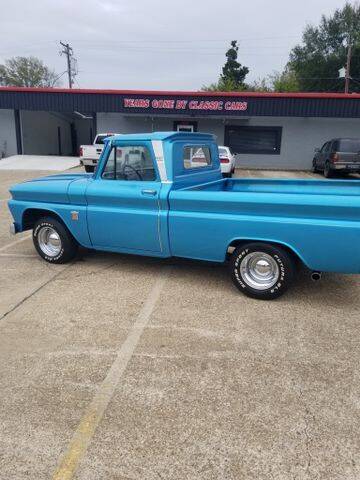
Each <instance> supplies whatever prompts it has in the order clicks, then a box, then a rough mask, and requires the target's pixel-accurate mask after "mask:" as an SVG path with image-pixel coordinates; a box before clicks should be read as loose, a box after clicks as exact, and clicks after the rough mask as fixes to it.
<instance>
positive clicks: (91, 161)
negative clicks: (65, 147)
mask: <svg viewBox="0 0 360 480" xmlns="http://www.w3.org/2000/svg"><path fill="white" fill-rule="evenodd" d="M113 135H115V133H98V134H97V135H96V137H95V139H94V142H93V144H92V145H81V146H80V151H79V157H80V165H83V166H84V167H85V172H88V173H92V172H94V171H95V168H96V165H97V163H98V160H99V158H100V155H101V152H102V151H103V148H104V140H105V138H108V137H112V136H113Z"/></svg>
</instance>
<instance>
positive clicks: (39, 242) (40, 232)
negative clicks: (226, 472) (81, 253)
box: [33, 217, 78, 263]
mask: <svg viewBox="0 0 360 480" xmlns="http://www.w3.org/2000/svg"><path fill="white" fill-rule="evenodd" d="M33 242H34V246H35V248H36V251H37V252H38V254H39V255H40V257H42V258H43V259H44V260H46V261H47V262H49V263H67V262H69V261H70V260H72V259H73V258H74V257H75V255H76V253H77V250H78V244H77V243H76V241H75V240H74V238H73V237H72V236H71V234H70V233H69V231H68V230H67V228H66V227H65V226H64V225H63V224H62V223H60V222H59V221H58V220H56V219H55V218H51V217H44V218H40V219H39V220H38V221H37V222H36V223H35V225H34V229H33Z"/></svg>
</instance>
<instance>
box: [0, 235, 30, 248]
mask: <svg viewBox="0 0 360 480" xmlns="http://www.w3.org/2000/svg"><path fill="white" fill-rule="evenodd" d="M29 238H31V234H30V235H26V236H25V237H21V238H19V239H18V240H15V241H14V242H11V243H9V244H8V245H5V247H1V248H0V252H4V251H5V250H7V249H8V248H11V247H13V246H14V245H17V244H18V243H21V242H25V240H28V239H29Z"/></svg>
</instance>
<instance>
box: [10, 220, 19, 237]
mask: <svg viewBox="0 0 360 480" xmlns="http://www.w3.org/2000/svg"><path fill="white" fill-rule="evenodd" d="M18 231H19V230H18V228H17V226H16V223H15V222H13V223H11V224H10V235H16V234H17V233H18Z"/></svg>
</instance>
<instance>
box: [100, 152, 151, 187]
mask: <svg viewBox="0 0 360 480" xmlns="http://www.w3.org/2000/svg"><path fill="white" fill-rule="evenodd" d="M102 178H103V179H105V180H129V181H134V180H135V181H139V180H140V181H145V182H146V181H147V182H150V181H153V180H156V171H155V168H154V164H153V160H152V158H151V154H150V152H149V150H148V148H146V147H143V146H139V145H134V146H123V147H113V148H112V149H111V152H110V155H109V158H108V160H107V162H106V165H105V168H104V171H103V173H102Z"/></svg>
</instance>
